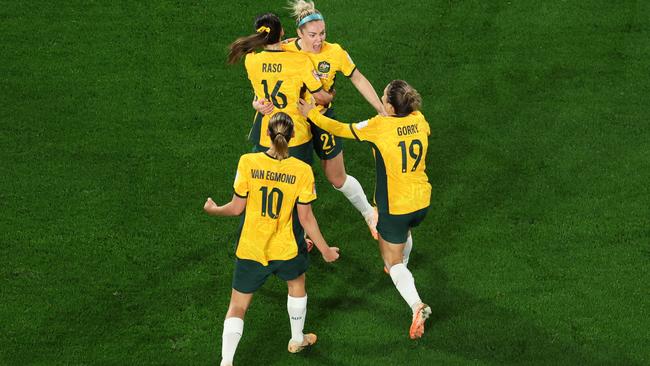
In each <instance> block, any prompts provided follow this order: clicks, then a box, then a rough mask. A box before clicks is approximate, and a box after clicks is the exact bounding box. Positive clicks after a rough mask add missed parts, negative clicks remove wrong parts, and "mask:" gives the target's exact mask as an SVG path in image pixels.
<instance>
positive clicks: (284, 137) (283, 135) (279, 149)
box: [269, 112, 293, 160]
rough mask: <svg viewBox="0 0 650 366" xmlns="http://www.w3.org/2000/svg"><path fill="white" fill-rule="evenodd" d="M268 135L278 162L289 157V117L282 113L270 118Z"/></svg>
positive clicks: (290, 122) (290, 124)
mask: <svg viewBox="0 0 650 366" xmlns="http://www.w3.org/2000/svg"><path fill="white" fill-rule="evenodd" d="M269 134H270V135H271V141H272V144H273V148H274V149H275V152H276V153H277V156H276V158H277V159H278V160H282V159H286V158H288V157H289V141H291V136H292V135H293V120H292V119H291V117H290V116H289V115H288V114H286V113H284V112H278V113H276V114H274V115H273V117H271V120H270V121H269Z"/></svg>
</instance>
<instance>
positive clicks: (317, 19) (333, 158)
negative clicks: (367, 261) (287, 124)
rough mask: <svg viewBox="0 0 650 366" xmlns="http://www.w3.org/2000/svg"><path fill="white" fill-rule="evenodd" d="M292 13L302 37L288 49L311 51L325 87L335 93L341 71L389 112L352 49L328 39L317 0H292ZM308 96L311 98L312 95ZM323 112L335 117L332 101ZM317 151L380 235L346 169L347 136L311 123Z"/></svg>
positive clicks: (269, 107) (336, 184) (377, 106)
mask: <svg viewBox="0 0 650 366" xmlns="http://www.w3.org/2000/svg"><path fill="white" fill-rule="evenodd" d="M289 6H290V8H291V10H292V15H293V16H294V17H295V19H296V25H297V33H298V37H299V38H296V39H294V40H291V41H290V42H287V43H283V45H282V48H283V49H284V50H286V51H291V52H295V53H302V54H304V55H307V56H308V57H309V58H310V59H311V61H312V64H313V66H314V68H315V69H316V73H317V75H318V77H319V78H320V80H321V81H322V83H323V89H324V90H325V91H327V92H330V93H331V94H332V95H334V94H335V89H334V84H335V80H336V75H337V73H342V74H343V75H345V76H347V77H348V78H350V80H351V81H352V84H353V85H354V86H355V87H356V88H357V89H358V90H359V93H361V95H363V97H364V98H365V99H366V100H367V101H368V103H369V104H370V105H371V106H372V107H373V108H375V110H377V113H379V114H385V111H384V109H383V106H382V104H381V101H380V100H379V96H377V92H376V91H375V89H374V88H373V86H372V84H370V82H369V81H368V79H366V77H365V76H363V74H362V73H361V71H359V69H358V68H357V67H356V65H355V64H354V62H352V59H351V58H350V56H349V55H348V53H347V52H346V51H345V50H344V49H343V48H342V47H341V46H339V45H338V44H336V43H329V42H326V41H325V37H326V32H325V19H324V18H323V15H322V14H321V13H320V12H319V11H318V10H316V8H315V5H314V2H313V1H304V0H297V1H290V2H289ZM304 99H306V100H309V97H308V96H305V97H304ZM253 106H254V107H255V109H256V110H257V111H258V112H260V113H270V112H272V111H273V106H272V105H270V104H266V105H264V104H262V103H258V102H256V103H254V104H253ZM323 107H324V108H323V109H321V113H323V114H325V115H326V116H328V117H330V118H333V119H335V118H336V117H335V116H334V108H333V105H332V103H331V102H330V103H327V104H323ZM311 133H312V136H313V143H314V151H315V152H316V155H317V156H318V157H319V158H320V160H321V164H322V166H323V170H324V171H325V176H326V177H327V180H328V181H329V182H330V183H331V184H332V186H333V187H334V188H335V189H336V190H338V191H339V192H341V193H343V195H344V196H345V197H346V198H347V199H348V200H349V201H350V203H352V205H353V206H354V207H355V208H356V209H357V210H358V211H359V212H360V213H361V215H362V216H363V217H364V219H365V221H366V223H367V224H368V227H369V228H370V232H371V234H372V236H373V237H374V238H375V239H376V238H377V231H376V225H377V214H376V211H375V209H374V208H373V207H372V206H371V205H370V203H369V202H368V198H367V197H366V194H365V192H364V191H363V188H362V187H361V184H360V183H359V181H358V180H357V179H356V178H355V177H353V176H351V175H349V174H347V173H346V171H345V164H344V161H343V140H342V139H341V138H339V137H336V136H333V135H332V134H330V133H328V132H327V131H324V130H322V129H321V128H319V127H318V126H316V125H315V124H313V123H312V124H311Z"/></svg>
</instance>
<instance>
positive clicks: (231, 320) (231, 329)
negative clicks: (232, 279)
mask: <svg viewBox="0 0 650 366" xmlns="http://www.w3.org/2000/svg"><path fill="white" fill-rule="evenodd" d="M252 299H253V294H252V293H250V294H245V293H242V292H239V291H237V290H235V289H234V288H233V289H232V293H231V295H230V305H228V312H227V313H226V319H225V320H224V322H223V333H222V335H221V366H229V365H232V361H233V358H234V357H235V351H236V350H237V345H238V344H239V340H240V339H241V337H242V334H243V333H244V315H246V310H248V307H249V306H250V303H251V300H252Z"/></svg>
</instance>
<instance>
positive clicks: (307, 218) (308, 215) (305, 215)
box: [298, 204, 314, 228]
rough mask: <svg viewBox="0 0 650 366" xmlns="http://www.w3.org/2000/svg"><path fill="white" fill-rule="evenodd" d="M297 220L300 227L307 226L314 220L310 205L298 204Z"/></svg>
mask: <svg viewBox="0 0 650 366" xmlns="http://www.w3.org/2000/svg"><path fill="white" fill-rule="evenodd" d="M298 220H300V225H302V227H303V228H304V227H307V226H309V225H310V224H311V223H312V222H313V220H314V214H313V212H312V211H311V205H300V204H299V205H298Z"/></svg>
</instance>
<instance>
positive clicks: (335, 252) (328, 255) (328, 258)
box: [323, 247, 339, 263]
mask: <svg viewBox="0 0 650 366" xmlns="http://www.w3.org/2000/svg"><path fill="white" fill-rule="evenodd" d="M323 259H324V260H325V262H327V263H332V262H334V261H335V260H337V259H339V248H337V247H329V248H327V249H326V250H325V252H323Z"/></svg>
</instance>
